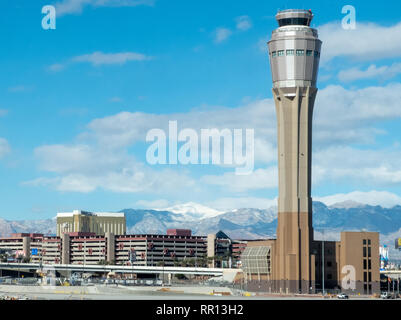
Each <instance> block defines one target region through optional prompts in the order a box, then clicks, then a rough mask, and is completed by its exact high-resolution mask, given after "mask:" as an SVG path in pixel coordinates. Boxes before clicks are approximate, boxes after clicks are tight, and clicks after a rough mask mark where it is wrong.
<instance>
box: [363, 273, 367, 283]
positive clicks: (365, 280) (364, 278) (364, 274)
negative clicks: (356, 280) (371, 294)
mask: <svg viewBox="0 0 401 320" xmlns="http://www.w3.org/2000/svg"><path fill="white" fill-rule="evenodd" d="M363 281H364V282H367V281H368V273H367V272H364V273H363Z"/></svg>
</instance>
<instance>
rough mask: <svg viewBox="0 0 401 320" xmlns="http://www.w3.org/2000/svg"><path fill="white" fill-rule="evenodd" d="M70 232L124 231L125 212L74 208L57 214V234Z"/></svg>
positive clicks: (116, 232)
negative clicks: (71, 210)
mask: <svg viewBox="0 0 401 320" xmlns="http://www.w3.org/2000/svg"><path fill="white" fill-rule="evenodd" d="M70 232H93V233H95V234H98V235H104V234H105V233H106V232H112V233H114V234H119V235H120V234H125V233H126V222H125V214H124V213H121V212H96V213H95V212H88V211H82V210H74V211H73V212H60V213H58V214H57V236H59V237H60V236H61V235H62V234H63V233H70Z"/></svg>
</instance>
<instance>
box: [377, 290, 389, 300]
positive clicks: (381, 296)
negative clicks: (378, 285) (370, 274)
mask: <svg viewBox="0 0 401 320" xmlns="http://www.w3.org/2000/svg"><path fill="white" fill-rule="evenodd" d="M380 298H382V299H391V293H389V292H387V291H385V292H382V293H381V295H380Z"/></svg>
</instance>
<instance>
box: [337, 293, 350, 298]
mask: <svg viewBox="0 0 401 320" xmlns="http://www.w3.org/2000/svg"><path fill="white" fill-rule="evenodd" d="M337 298H338V299H348V298H349V297H348V295H347V294H346V293H340V294H338V295H337Z"/></svg>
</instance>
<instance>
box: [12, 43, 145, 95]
mask: <svg viewBox="0 0 401 320" xmlns="http://www.w3.org/2000/svg"><path fill="white" fill-rule="evenodd" d="M151 59H152V57H150V56H147V55H145V54H142V53H137V52H117V53H104V52H101V51H96V52H93V53H89V54H83V55H79V56H75V57H72V58H70V59H68V60H67V61H65V62H63V63H54V64H52V65H50V66H48V67H47V68H46V69H47V70H48V71H50V72H60V71H62V70H64V69H65V68H67V67H68V66H69V65H71V64H74V63H90V64H92V66H95V67H98V66H101V65H124V64H125V63H127V62H129V61H146V60H151ZM18 88H19V87H17V89H18ZM18 91H22V90H18Z"/></svg>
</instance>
